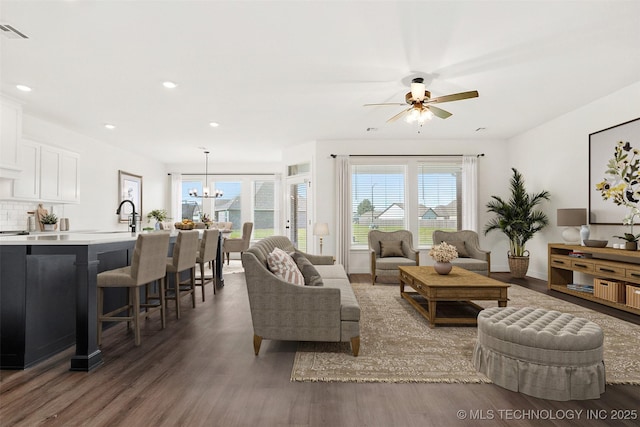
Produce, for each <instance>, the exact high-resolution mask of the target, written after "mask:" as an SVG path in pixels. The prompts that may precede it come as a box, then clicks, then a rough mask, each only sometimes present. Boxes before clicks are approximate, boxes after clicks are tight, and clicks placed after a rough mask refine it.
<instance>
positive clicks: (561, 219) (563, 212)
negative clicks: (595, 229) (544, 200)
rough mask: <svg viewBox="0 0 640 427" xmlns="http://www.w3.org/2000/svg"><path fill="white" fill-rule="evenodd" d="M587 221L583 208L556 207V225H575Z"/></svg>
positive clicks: (585, 211)
mask: <svg viewBox="0 0 640 427" xmlns="http://www.w3.org/2000/svg"><path fill="white" fill-rule="evenodd" d="M586 223H587V210H586V209H585V208H571V209H558V226H561V227H576V226H579V225H583V224H586Z"/></svg>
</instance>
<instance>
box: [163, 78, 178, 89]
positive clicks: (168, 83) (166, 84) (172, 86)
mask: <svg viewBox="0 0 640 427" xmlns="http://www.w3.org/2000/svg"><path fill="white" fill-rule="evenodd" d="M162 86H164V87H166V88H167V89H175V88H176V87H177V86H178V85H177V84H175V83H174V82H172V81H169V80H167V81H166V82H163V83H162Z"/></svg>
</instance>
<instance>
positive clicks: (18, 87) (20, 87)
mask: <svg viewBox="0 0 640 427" xmlns="http://www.w3.org/2000/svg"><path fill="white" fill-rule="evenodd" d="M16 88H17V89H18V90H21V91H23V92H31V88H30V87H29V86H25V85H16Z"/></svg>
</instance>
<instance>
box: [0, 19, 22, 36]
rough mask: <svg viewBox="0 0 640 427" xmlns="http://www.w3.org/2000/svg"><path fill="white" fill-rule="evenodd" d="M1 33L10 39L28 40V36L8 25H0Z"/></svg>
mask: <svg viewBox="0 0 640 427" xmlns="http://www.w3.org/2000/svg"><path fill="white" fill-rule="evenodd" d="M0 33H1V34H2V35H3V36H5V37H6V38H8V39H28V38H29V37H27V36H26V35H24V34H23V33H21V32H20V31H18V30H17V29H15V28H14V27H13V26H12V25H10V24H7V23H0Z"/></svg>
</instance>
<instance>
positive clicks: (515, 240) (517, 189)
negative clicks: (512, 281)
mask: <svg viewBox="0 0 640 427" xmlns="http://www.w3.org/2000/svg"><path fill="white" fill-rule="evenodd" d="M511 170H512V171H513V177H512V178H511V197H510V198H509V200H503V199H502V198H500V197H498V196H491V200H490V201H489V202H488V203H487V211H488V212H493V213H494V214H496V216H495V217H494V218H491V220H489V222H488V223H487V224H486V226H485V228H484V234H485V235H486V234H487V233H489V232H490V231H492V230H500V231H502V232H503V233H504V234H505V235H506V236H507V238H508V239H509V252H508V254H507V255H508V258H509V269H510V270H511V274H512V275H513V276H514V277H517V278H522V277H524V276H525V275H526V274H527V270H528V269H529V251H528V250H526V249H525V244H526V243H527V242H528V241H529V240H531V238H532V237H533V236H534V235H535V234H536V233H537V232H538V231H540V230H542V229H543V228H544V227H545V226H546V225H547V224H549V218H548V217H547V215H546V214H545V213H544V212H543V211H542V210H540V209H536V206H537V205H538V204H539V203H541V202H542V201H543V200H549V197H550V194H549V192H548V191H546V190H545V191H541V192H539V193H534V194H527V191H526V189H525V187H524V178H523V177H522V174H521V173H520V172H518V171H517V170H516V169H515V168H511Z"/></svg>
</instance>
